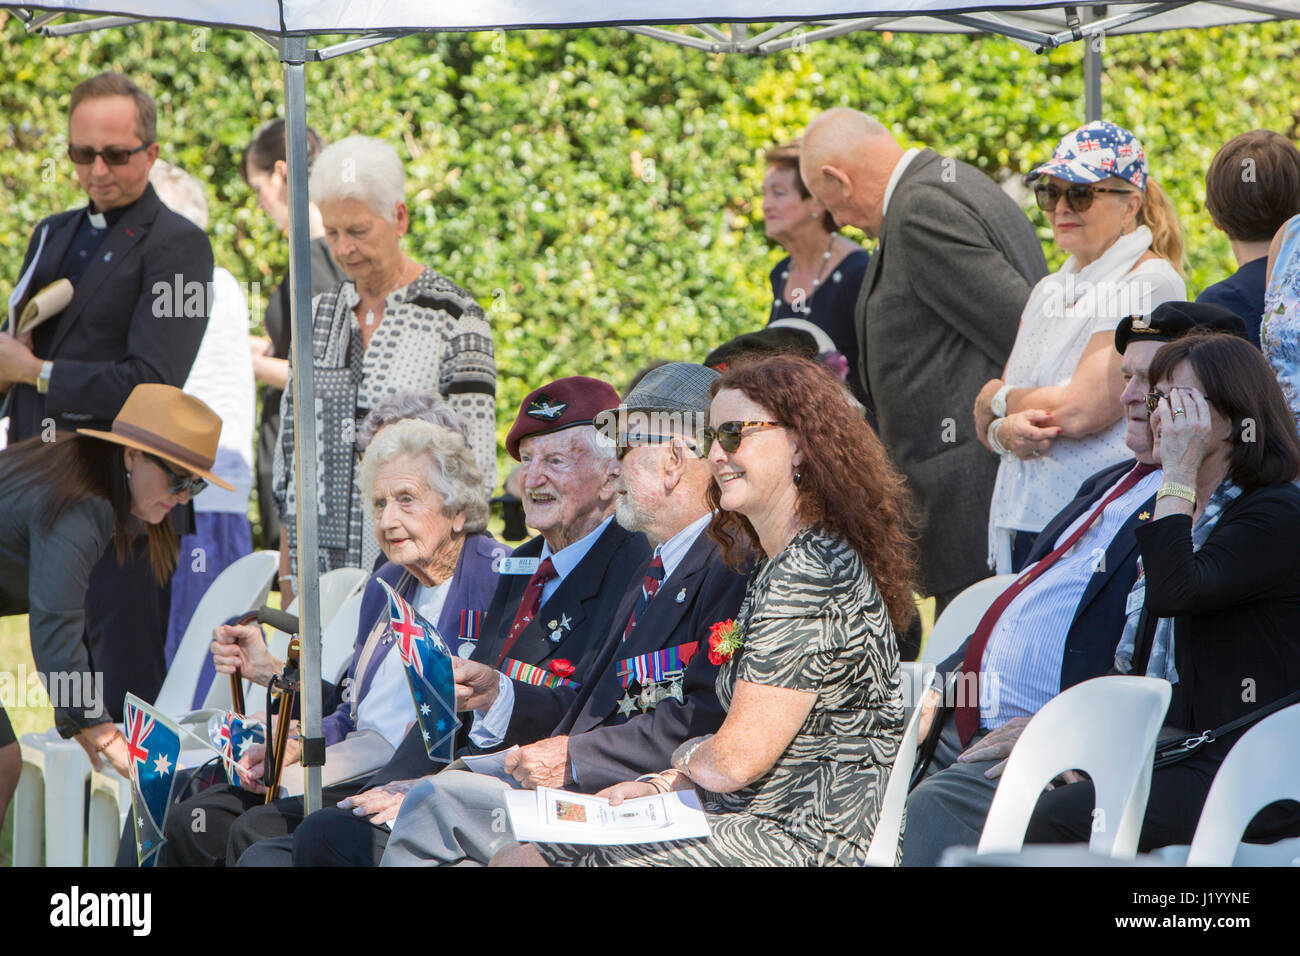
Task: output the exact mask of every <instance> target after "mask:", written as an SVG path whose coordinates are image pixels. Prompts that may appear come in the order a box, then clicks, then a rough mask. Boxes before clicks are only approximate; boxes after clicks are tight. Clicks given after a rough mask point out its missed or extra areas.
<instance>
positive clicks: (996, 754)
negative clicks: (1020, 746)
mask: <svg viewBox="0 0 1300 956" xmlns="http://www.w3.org/2000/svg"><path fill="white" fill-rule="evenodd" d="M1028 724H1029V718H1028V717H1013V718H1011V719H1010V720H1008V721H1007V722H1006V723H1005V724H1003V725H1002V726H1001V727H999V728H998V729H997V730H994V731H990V732H989V733H987V734H985V735H984V736H983V737H981V738H980V739H979V740H977V741H975V742H974V743H973V744H971V745H970V746H969V747H967V748H966V749H965V750H964V751H962V753H961V754H960V755H959V756H958V757H957V762H958V763H979V762H980V761H982V760H997V761H999V762H998V763H997V764H995V765H994V766H992V767H990V768H989V769H988V770H985V771H984V776H986V777H988V778H989V779H990V780H992V779H993V778H995V777H1000V776H1001V775H1002V771H1003V770H1004V769H1006V766H1007V760H1006V758H1007V757H1009V756H1011V750H1012V748H1013V747H1015V745H1016V741H1017V740H1019V739H1020V735H1021V733H1023V732H1024V729H1025V727H1026V726H1028Z"/></svg>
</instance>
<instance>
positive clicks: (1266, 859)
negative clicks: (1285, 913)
mask: <svg viewBox="0 0 1300 956" xmlns="http://www.w3.org/2000/svg"><path fill="white" fill-rule="evenodd" d="M1297 740H1300V704H1296V705H1293V706H1291V707H1287V708H1285V709H1283V710H1279V711H1278V712H1277V713H1275V714H1270V715H1269V716H1267V717H1265V718H1264V719H1263V720H1261V721H1259V722H1258V723H1257V724H1255V725H1254V726H1252V727H1251V728H1250V729H1249V730H1247V731H1246V732H1245V733H1244V734H1242V735H1241V739H1240V740H1238V741H1237V742H1236V743H1235V744H1233V747H1232V749H1231V750H1230V751H1228V756H1227V757H1225V758H1224V760H1223V763H1222V764H1220V765H1219V772H1218V773H1217V774H1215V776H1214V783H1212V784H1211V785H1210V792H1209V794H1208V795H1207V796H1206V798H1205V806H1204V808H1202V810H1201V819H1200V820H1199V821H1198V822H1197V824H1196V834H1195V835H1194V836H1193V837H1192V844H1191V847H1190V849H1189V850H1188V851H1187V865H1188V866H1231V865H1233V864H1234V863H1235V861H1236V860H1238V859H1242V860H1243V863H1242V864H1237V865H1247V866H1250V865H1254V866H1285V865H1287V864H1289V863H1291V862H1292V861H1293V860H1294V859H1295V858H1296V857H1297V856H1300V848H1298V847H1297V844H1298V843H1300V841H1297V840H1285V841H1283V842H1282V843H1281V844H1274V846H1272V847H1270V846H1257V845H1254V844H1243V843H1242V842H1241V836H1242V834H1243V833H1245V832H1246V827H1247V826H1249V825H1250V821H1251V820H1253V819H1254V817H1255V814H1256V813H1258V812H1259V811H1260V810H1261V809H1263V808H1264V807H1266V806H1268V805H1269V804H1270V803H1272V802H1273V801H1275V800H1300V764H1297V763H1296V761H1295V759H1294V757H1295V750H1296V741H1297Z"/></svg>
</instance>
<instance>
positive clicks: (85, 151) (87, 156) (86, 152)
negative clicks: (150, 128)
mask: <svg viewBox="0 0 1300 956" xmlns="http://www.w3.org/2000/svg"><path fill="white" fill-rule="evenodd" d="M150 145H152V144H150V143H143V144H141V145H139V146H137V147H135V148H134V149H127V148H126V147H125V146H105V147H104V148H103V149H91V148H90V147H89V146H73V145H71V144H69V145H68V159H70V160H72V161H73V163H75V164H76V165H78V166H89V165H90V164H91V163H93V162H94V161H95V157H96V156H103V157H104V162H105V163H107V164H108V165H109V166H125V165H126V164H127V163H129V162H130V161H131V157H132V156H134V155H135V154H136V153H138V152H140V151H141V150H145V149H148V148H149V147H150Z"/></svg>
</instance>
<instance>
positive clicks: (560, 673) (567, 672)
mask: <svg viewBox="0 0 1300 956" xmlns="http://www.w3.org/2000/svg"><path fill="white" fill-rule="evenodd" d="M573 671H574V666H573V662H572V661H566V660H565V659H564V658H563V657H557V658H556V659H555V660H553V661H551V673H552V674H554V675H555V676H556V677H571V676H572V675H573Z"/></svg>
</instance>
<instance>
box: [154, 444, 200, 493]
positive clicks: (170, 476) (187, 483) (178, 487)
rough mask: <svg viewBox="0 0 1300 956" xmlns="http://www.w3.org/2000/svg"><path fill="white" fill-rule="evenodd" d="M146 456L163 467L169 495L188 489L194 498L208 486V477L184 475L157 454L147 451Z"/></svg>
mask: <svg viewBox="0 0 1300 956" xmlns="http://www.w3.org/2000/svg"><path fill="white" fill-rule="evenodd" d="M145 457H146V458H148V459H149V460H150V461H151V462H153V463H154V464H155V465H157V466H158V467H159V468H161V469H162V470H163V474H165V475H166V476H167V493H168V494H169V495H179V494H183V493H185V492H187V491H188V492H189V493H190V497H191V498H193V497H194V496H195V495H197V494H198V493H199V492H200V491H202V490H203V489H204V488H206V487H207V486H208V481H207V479H206V478H200V477H199V476H198V475H182V474H181V473H180V472H178V471H173V470H172V467H171V466H170V465H169V464H167V462H165V461H163V460H162V459H161V458H159V457H158V456H157V455H151V454H149V453H148V452H145Z"/></svg>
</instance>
